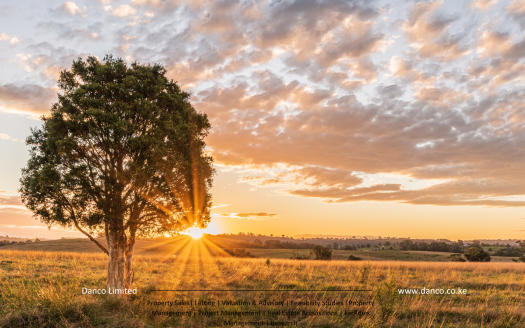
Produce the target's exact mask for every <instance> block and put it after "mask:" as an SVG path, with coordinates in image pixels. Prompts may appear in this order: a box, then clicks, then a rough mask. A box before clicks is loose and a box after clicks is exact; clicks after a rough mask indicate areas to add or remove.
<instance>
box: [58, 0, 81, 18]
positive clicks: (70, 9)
mask: <svg viewBox="0 0 525 328" xmlns="http://www.w3.org/2000/svg"><path fill="white" fill-rule="evenodd" d="M60 9H62V10H63V11H65V12H67V13H68V14H70V15H73V16H75V15H81V14H83V13H84V11H85V10H86V7H84V8H83V9H80V8H79V7H78V6H77V5H76V4H75V3H74V2H72V1H68V2H64V3H63V4H62V5H61V6H60Z"/></svg>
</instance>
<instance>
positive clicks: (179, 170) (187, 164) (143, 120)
mask: <svg viewBox="0 0 525 328" xmlns="http://www.w3.org/2000/svg"><path fill="white" fill-rule="evenodd" d="M165 73H166V70H165V69H164V68H163V67H162V66H161V65H159V64H154V65H150V64H147V65H141V64H138V63H133V64H131V65H130V66H128V65H127V64H126V63H125V62H124V61H123V60H122V59H114V58H113V57H111V56H106V58H105V59H104V60H103V61H102V62H100V61H99V60H98V59H97V58H95V57H88V59H87V60H86V61H83V60H82V59H79V60H77V61H74V62H73V66H72V68H71V70H70V71H63V72H61V73H60V79H59V81H58V85H59V87H60V91H61V93H60V94H59V96H58V102H57V103H56V104H54V105H53V107H52V108H51V112H50V114H49V115H45V116H42V120H43V126H42V127H41V128H36V129H33V130H32V131H31V134H30V136H29V137H28V138H27V144H28V145H29V146H30V147H31V148H30V159H29V161H28V163H27V166H26V167H25V168H23V169H22V178H21V179H20V182H21V187H20V193H21V195H22V199H23V200H24V202H25V204H26V206H27V207H28V208H29V209H30V210H31V211H32V212H33V214H34V216H35V217H36V218H38V219H40V220H41V221H42V222H45V223H47V224H48V225H49V226H51V225H53V224H59V225H62V226H66V227H76V228H77V229H79V230H80V229H81V228H85V229H88V230H90V231H101V230H103V229H104V227H105V224H108V225H110V228H111V227H114V229H120V230H122V229H123V228H124V229H125V228H128V229H131V230H132V231H133V234H134V233H135V231H136V232H137V233H138V234H139V235H149V236H151V235H162V234H165V233H169V234H175V233H177V232H178V231H180V230H183V229H186V228H187V227H189V226H193V225H199V226H205V225H206V224H207V222H208V221H209V219H210V209H211V195H210V193H209V188H210V187H211V183H212V176H213V173H214V171H213V168H212V165H211V164H212V159H211V158H210V157H207V156H205V155H204V148H205V143H204V137H205V136H206V135H207V134H208V130H209V129H210V124H209V122H208V119H207V117H206V115H205V114H201V113H198V112H197V111H196V110H195V109H194V108H193V107H192V106H191V104H190V103H189V98H190V94H189V93H187V92H184V91H181V90H180V88H179V86H178V85H177V84H176V83H175V82H174V81H171V80H168V79H167V78H166V77H165ZM106 228H107V227H106ZM120 230H119V233H121V231H120ZM106 232H107V231H106Z"/></svg>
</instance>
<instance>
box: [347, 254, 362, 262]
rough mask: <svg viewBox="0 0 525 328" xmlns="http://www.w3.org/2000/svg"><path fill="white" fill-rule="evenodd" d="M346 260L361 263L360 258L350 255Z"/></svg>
mask: <svg viewBox="0 0 525 328" xmlns="http://www.w3.org/2000/svg"><path fill="white" fill-rule="evenodd" d="M348 260H349V261H362V260H363V259H362V258H360V257H357V256H353V255H350V256H349V257H348Z"/></svg>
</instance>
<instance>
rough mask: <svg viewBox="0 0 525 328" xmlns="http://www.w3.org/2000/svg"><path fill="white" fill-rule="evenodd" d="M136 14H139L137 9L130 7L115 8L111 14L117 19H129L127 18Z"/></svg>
mask: <svg viewBox="0 0 525 328" xmlns="http://www.w3.org/2000/svg"><path fill="white" fill-rule="evenodd" d="M136 13H137V9H135V8H133V7H131V6H129V5H121V6H119V7H117V8H115V9H114V10H113V11H112V12H111V15H113V16H116V17H127V16H132V15H135V14H136Z"/></svg>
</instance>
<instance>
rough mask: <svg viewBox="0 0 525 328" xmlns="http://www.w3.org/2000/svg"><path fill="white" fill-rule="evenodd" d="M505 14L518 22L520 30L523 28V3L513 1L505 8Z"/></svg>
mask: <svg viewBox="0 0 525 328" xmlns="http://www.w3.org/2000/svg"><path fill="white" fill-rule="evenodd" d="M507 14H508V15H509V16H510V17H511V18H512V19H513V20H514V21H516V22H518V24H519V25H520V27H521V28H523V27H525V1H523V0H513V1H512V2H511V3H510V4H509V6H508V7H507Z"/></svg>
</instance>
